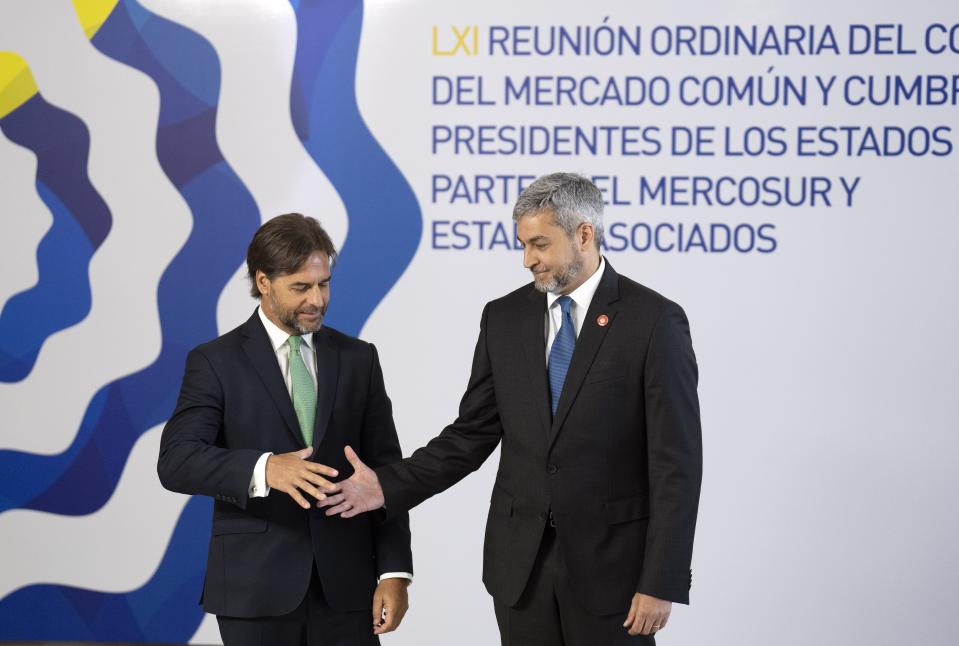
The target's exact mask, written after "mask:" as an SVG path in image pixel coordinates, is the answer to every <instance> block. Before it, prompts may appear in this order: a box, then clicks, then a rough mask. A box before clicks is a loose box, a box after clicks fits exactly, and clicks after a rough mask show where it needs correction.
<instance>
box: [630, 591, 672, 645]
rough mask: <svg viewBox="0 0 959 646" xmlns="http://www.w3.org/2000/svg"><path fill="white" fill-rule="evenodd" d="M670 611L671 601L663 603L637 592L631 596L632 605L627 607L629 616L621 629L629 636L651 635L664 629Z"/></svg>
mask: <svg viewBox="0 0 959 646" xmlns="http://www.w3.org/2000/svg"><path fill="white" fill-rule="evenodd" d="M672 609H673V602H672V601H663V600H662V599H657V598H656V597H651V596H649V595H648V594H642V593H639V592H637V593H636V594H634V595H633V603H632V605H630V607H629V615H628V616H627V617H626V621H625V622H624V623H623V628H625V629H626V631H627V632H628V633H629V634H630V635H653V634H655V633H656V632H657V631H660V630H662V629H663V628H665V627H666V622H667V621H669V613H670V612H671V611H672Z"/></svg>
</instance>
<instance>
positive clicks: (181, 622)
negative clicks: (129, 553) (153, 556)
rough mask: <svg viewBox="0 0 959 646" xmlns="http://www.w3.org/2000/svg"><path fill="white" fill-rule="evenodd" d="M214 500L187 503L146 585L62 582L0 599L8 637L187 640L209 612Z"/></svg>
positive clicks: (2, 629) (1, 630) (4, 635)
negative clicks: (206, 575) (121, 588)
mask: <svg viewBox="0 0 959 646" xmlns="http://www.w3.org/2000/svg"><path fill="white" fill-rule="evenodd" d="M212 506H213V505H212V503H211V501H210V499H209V498H200V497H193V498H191V499H190V501H189V502H188V503H187V505H186V507H184V509H183V512H181V514H180V518H179V520H178V521H177V526H176V530H175V531H174V532H173V537H172V538H171V540H170V544H169V545H168V546H167V549H166V553H165V554H164V556H163V560H162V562H161V563H160V567H159V568H158V570H157V573H156V574H155V575H154V576H153V577H152V578H151V579H150V581H148V582H147V583H146V584H145V585H144V586H143V587H141V588H139V589H137V590H133V591H132V592H127V593H122V594H111V593H104V592H96V591H94V590H85V589H82V588H73V587H69V586H61V585H33V586H29V587H25V588H21V589H19V590H17V591H15V592H13V593H11V594H10V595H8V596H7V597H5V598H4V599H3V600H2V601H0V618H2V622H3V623H2V624H0V626H2V627H0V634H2V638H3V639H5V640H44V641H46V640H51V641H54V640H56V641H60V640H62V641H81V640H82V641H101V640H102V641H124V642H145V641H146V642H162V643H167V644H185V643H186V642H187V641H189V639H190V638H191V637H192V636H193V634H194V633H195V632H196V626H197V625H198V624H199V622H200V621H201V620H202V615H203V611H202V610H201V609H200V607H199V606H198V605H197V598H198V595H199V590H200V589H201V587H202V585H203V568H204V566H205V563H206V552H205V550H203V549H198V547H202V546H198V545H197V543H198V542H199V541H198V539H197V537H203V539H204V540H205V539H206V537H208V536H209V534H210V514H211V510H212Z"/></svg>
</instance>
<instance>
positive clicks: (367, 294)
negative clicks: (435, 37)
mask: <svg viewBox="0 0 959 646" xmlns="http://www.w3.org/2000/svg"><path fill="white" fill-rule="evenodd" d="M291 4H292V5H293V8H294V10H295V11H296V21H297V27H298V33H299V37H298V38H297V42H296V60H295V64H294V67H293V86H292V91H291V95H290V111H291V114H292V117H293V125H294V127H295V128H296V132H297V135H298V136H299V138H300V140H301V141H302V142H303V145H304V147H305V148H306V150H307V151H308V152H309V154H310V156H311V157H313V160H314V161H315V162H316V164H317V165H318V166H319V167H320V169H321V170H322V171H323V172H324V173H325V174H326V176H327V177H328V178H329V179H330V182H332V184H333V187H334V188H335V189H336V191H337V192H338V193H339V195H340V197H341V198H342V200H343V203H344V204H345V205H346V210H347V213H349V218H350V226H349V234H348V237H347V239H346V243H345V244H344V245H343V249H342V253H341V255H340V258H339V260H338V261H337V266H336V271H335V273H334V282H333V284H334V290H335V293H339V294H342V295H343V296H344V297H342V298H335V297H334V299H333V301H332V306H331V307H330V313H329V317H328V321H329V323H330V325H331V326H332V327H335V328H337V329H340V330H343V331H344V332H347V333H348V334H353V335H358V334H359V333H360V331H361V330H362V328H363V325H364V324H365V323H366V321H367V319H368V318H369V316H370V314H372V312H373V310H374V309H375V308H376V306H377V305H378V304H379V303H380V301H382V300H383V297H384V296H386V294H387V292H389V290H390V289H391V288H392V287H393V285H395V284H396V282H397V281H398V280H399V278H400V276H401V275H402V274H403V272H404V271H405V270H406V267H407V266H408V265H409V264H410V261H411V260H412V259H413V255H414V254H415V253H416V248H417V246H418V245H419V242H420V236H421V234H422V230H423V219H422V214H421V213H420V207H419V204H418V203H417V201H416V197H415V195H414V194H413V190H412V189H411V188H410V186H409V184H408V183H407V182H406V179H405V178H404V177H403V175H402V174H401V173H400V171H399V169H398V168H397V167H396V165H395V164H394V163H393V161H392V160H391V159H390V158H389V157H388V156H387V154H386V153H385V152H384V151H383V149H382V148H381V147H380V145H379V143H377V141H376V139H375V138H374V137H373V134H372V133H371V132H370V131H369V129H368V128H367V127H366V123H365V122H364V121H363V117H362V116H361V115H360V110H359V106H358V105H357V102H356V91H355V84H356V78H355V75H356V55H357V51H358V49H359V42H360V32H361V29H362V26H363V3H362V1H361V0H339V1H337V2H324V1H321V0H291ZM318 215H320V219H322V215H321V214H318ZM346 295H348V298H347V297H346Z"/></svg>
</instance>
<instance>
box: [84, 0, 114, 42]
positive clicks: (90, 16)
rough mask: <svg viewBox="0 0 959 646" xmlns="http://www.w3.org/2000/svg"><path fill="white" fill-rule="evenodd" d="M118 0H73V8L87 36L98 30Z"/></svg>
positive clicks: (91, 36)
mask: <svg viewBox="0 0 959 646" xmlns="http://www.w3.org/2000/svg"><path fill="white" fill-rule="evenodd" d="M118 1H119V0H73V9H74V10H75V11H76V12H77V17H78V18H79V19H80V25H81V26H82V27H83V33H85V34H86V35H87V38H93V35H94V34H95V33H97V31H99V29H100V27H101V26H102V25H103V23H105V22H106V20H107V18H109V17H110V14H111V13H113V8H114V7H116V6H117V2H118Z"/></svg>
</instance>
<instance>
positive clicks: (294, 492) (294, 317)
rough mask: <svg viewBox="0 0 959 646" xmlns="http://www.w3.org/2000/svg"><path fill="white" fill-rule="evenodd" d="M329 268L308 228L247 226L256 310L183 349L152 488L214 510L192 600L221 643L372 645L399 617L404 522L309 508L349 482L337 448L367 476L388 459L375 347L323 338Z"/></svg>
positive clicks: (400, 517)
mask: <svg viewBox="0 0 959 646" xmlns="http://www.w3.org/2000/svg"><path fill="white" fill-rule="evenodd" d="M335 256H336V250H335V249H334V246H333V243H332V242H331V240H330V238H329V236H328V235H327V234H326V232H325V231H324V230H323V229H322V227H320V225H319V223H318V222H316V220H313V219H311V218H306V217H304V216H302V215H299V214H288V215H282V216H279V217H277V218H274V219H272V220H270V221H269V222H267V223H266V224H264V225H263V226H262V227H260V229H259V230H258V231H257V232H256V234H255V235H254V237H253V240H252V242H251V243H250V247H249V249H248V251H247V268H248V271H249V276H250V280H251V283H252V288H251V292H252V295H253V296H254V297H255V298H258V299H259V300H260V306H259V307H258V308H257V310H256V311H255V312H254V313H253V316H251V317H250V319H249V320H248V321H247V322H246V323H244V324H243V325H241V326H240V327H238V328H236V329H235V330H233V331H231V332H228V333H227V334H224V335H223V336H221V337H220V338H218V339H216V340H214V341H212V342H210V343H206V344H204V345H201V346H199V347H197V348H195V349H194V350H193V351H192V352H190V354H189V356H188V357H187V362H186V372H185V374H184V376H183V385H182V387H181V390H180V397H179V400H178V402H177V406H176V410H175V411H174V412H173V415H172V417H171V418H170V421H169V422H168V423H167V425H166V428H164V430H163V437H162V439H161V443H160V458H159V462H158V465H157V470H158V472H159V475H160V480H161V481H162V483H163V486H164V487H166V488H167V489H170V490H171V491H177V492H181V493H186V494H193V495H197V494H198V495H206V496H212V497H213V498H214V499H215V502H214V506H213V530H212V534H213V535H212V537H211V539H210V551H209V557H208V562H207V571H206V581H205V583H204V587H203V597H202V603H203V607H204V609H205V610H206V611H207V612H210V613H214V614H216V615H217V621H218V623H219V626H220V634H221V635H222V637H223V641H224V643H225V644H226V646H235V645H237V646H244V645H247V644H249V645H254V644H256V645H260V644H270V645H271V646H273V645H277V646H287V645H289V646H300V645H307V644H309V645H310V646H314V645H316V646H354V645H355V644H376V643H378V640H379V638H378V637H377V635H378V634H380V633H384V632H388V631H390V630H394V629H395V628H396V627H397V626H398V625H399V623H400V621H401V620H402V618H403V614H404V613H405V612H406V609H407V607H408V603H407V594H406V586H407V585H408V583H409V580H411V578H412V570H413V566H412V557H411V552H410V531H409V518H408V516H407V515H406V514H405V513H402V512H400V513H396V514H394V515H392V516H391V517H390V518H386V517H385V515H384V514H379V515H377V514H372V515H368V516H364V517H361V518H353V519H347V518H335V517H328V516H326V515H324V514H323V513H322V512H321V511H319V510H318V509H316V508H315V507H313V506H312V505H311V504H310V503H309V502H308V501H307V498H308V497H311V498H314V499H316V498H319V497H320V496H321V490H322V489H323V488H324V487H325V488H332V487H333V485H332V482H331V480H328V479H327V478H330V479H332V478H334V477H335V476H337V475H338V472H348V471H349V465H348V464H347V462H346V460H345V459H344V458H343V450H344V447H345V446H347V445H350V446H352V447H356V451H357V452H358V454H359V455H360V456H362V458H363V459H364V460H365V461H368V462H369V463H370V464H371V465H375V466H382V465H385V464H387V463H389V462H394V461H396V460H398V459H400V458H401V457H402V453H401V451H400V446H399V441H398V439H397V436H396V429H395V427H394V425H393V417H392V408H391V404H390V400H389V398H388V397H387V395H386V390H385V388H384V385H383V374H382V371H381V369H380V365H379V360H378V359H377V354H376V349H375V348H374V347H373V346H372V345H370V344H368V343H365V342H363V341H360V340H358V339H354V338H352V337H349V336H346V335H345V334H341V333H340V332H337V331H336V330H333V329H331V328H329V327H325V326H322V323H323V315H324V314H325V312H326V308H327V305H328V303H329V298H330V264H331V262H332V261H333V259H334V258H335ZM321 462H322V464H321ZM324 465H329V466H324ZM324 476H325V477H324ZM378 579H379V583H377V580H378ZM371 615H372V617H371Z"/></svg>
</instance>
